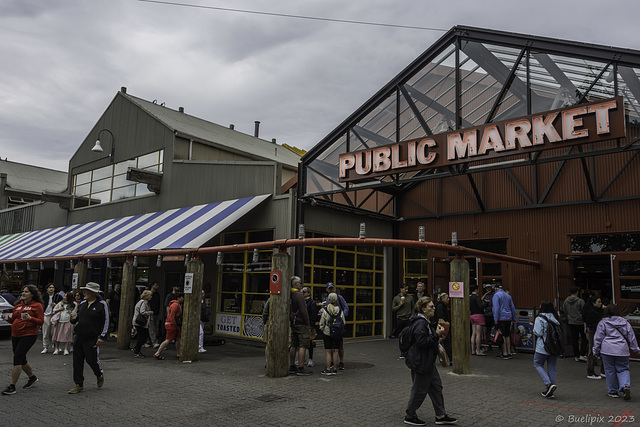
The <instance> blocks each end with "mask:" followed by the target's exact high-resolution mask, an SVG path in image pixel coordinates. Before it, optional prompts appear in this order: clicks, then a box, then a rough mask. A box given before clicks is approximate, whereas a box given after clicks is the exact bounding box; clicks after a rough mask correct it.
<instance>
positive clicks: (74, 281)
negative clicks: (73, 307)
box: [71, 273, 78, 289]
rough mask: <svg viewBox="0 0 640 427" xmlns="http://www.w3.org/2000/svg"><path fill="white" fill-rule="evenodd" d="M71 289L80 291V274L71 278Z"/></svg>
mask: <svg viewBox="0 0 640 427" xmlns="http://www.w3.org/2000/svg"><path fill="white" fill-rule="evenodd" d="M71 289H78V273H73V276H72V277H71Z"/></svg>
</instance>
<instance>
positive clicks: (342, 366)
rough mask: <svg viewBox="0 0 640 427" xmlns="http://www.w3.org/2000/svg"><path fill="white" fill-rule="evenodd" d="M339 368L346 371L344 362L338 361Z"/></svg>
mask: <svg viewBox="0 0 640 427" xmlns="http://www.w3.org/2000/svg"><path fill="white" fill-rule="evenodd" d="M338 370H340V371H344V363H342V362H340V363H338Z"/></svg>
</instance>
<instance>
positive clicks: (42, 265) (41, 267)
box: [40, 261, 44, 270]
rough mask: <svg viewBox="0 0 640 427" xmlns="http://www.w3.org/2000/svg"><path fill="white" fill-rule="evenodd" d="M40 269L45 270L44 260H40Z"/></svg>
mask: <svg viewBox="0 0 640 427" xmlns="http://www.w3.org/2000/svg"><path fill="white" fill-rule="evenodd" d="M40 270H44V262H42V261H40Z"/></svg>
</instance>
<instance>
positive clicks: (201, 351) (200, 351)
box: [198, 347, 207, 353]
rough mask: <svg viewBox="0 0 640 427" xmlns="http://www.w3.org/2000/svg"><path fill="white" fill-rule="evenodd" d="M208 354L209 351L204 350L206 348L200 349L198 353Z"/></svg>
mask: <svg viewBox="0 0 640 427" xmlns="http://www.w3.org/2000/svg"><path fill="white" fill-rule="evenodd" d="M206 352H207V350H205V349H204V348H202V347H200V348H199V349H198V353H206Z"/></svg>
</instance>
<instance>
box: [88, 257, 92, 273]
mask: <svg viewBox="0 0 640 427" xmlns="http://www.w3.org/2000/svg"><path fill="white" fill-rule="evenodd" d="M91 266H92V264H91V259H90V258H89V259H87V268H88V269H89V270H91Z"/></svg>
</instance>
